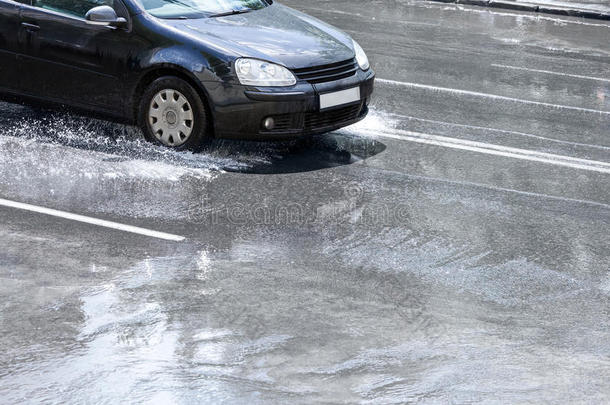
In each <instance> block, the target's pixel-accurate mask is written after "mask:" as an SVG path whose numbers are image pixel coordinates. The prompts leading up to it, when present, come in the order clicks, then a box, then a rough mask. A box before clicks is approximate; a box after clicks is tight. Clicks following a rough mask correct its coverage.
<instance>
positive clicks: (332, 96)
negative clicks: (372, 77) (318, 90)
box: [320, 87, 360, 110]
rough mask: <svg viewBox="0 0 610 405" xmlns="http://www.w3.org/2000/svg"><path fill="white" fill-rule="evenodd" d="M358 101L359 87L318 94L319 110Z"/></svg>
mask: <svg viewBox="0 0 610 405" xmlns="http://www.w3.org/2000/svg"><path fill="white" fill-rule="evenodd" d="M355 101H360V87H354V88H351V89H347V90H341V91H336V92H334V93H327V94H320V110H324V109H325V108H331V107H336V106H338V105H343V104H349V103H353V102H355Z"/></svg>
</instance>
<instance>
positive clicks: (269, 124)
mask: <svg viewBox="0 0 610 405" xmlns="http://www.w3.org/2000/svg"><path fill="white" fill-rule="evenodd" d="M263 128H265V129H266V130H268V131H271V130H272V129H273V128H275V120H274V119H273V118H271V117H267V118H265V119H264V120H263Z"/></svg>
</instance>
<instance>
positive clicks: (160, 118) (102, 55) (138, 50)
mask: <svg viewBox="0 0 610 405" xmlns="http://www.w3.org/2000/svg"><path fill="white" fill-rule="evenodd" d="M374 77H375V74H374V72H373V71H372V69H371V68H370V67H369V62H368V59H367V57H366V54H365V53H364V51H363V50H362V48H361V47H360V46H359V45H358V44H357V43H356V42H355V41H353V40H352V39H351V38H350V37H349V36H348V35H346V34H344V33H343V32H341V31H339V30H337V29H336V28H333V27H332V26H330V25H328V24H325V23H323V22H321V21H320V20H317V19H315V18H313V17H310V16H308V15H306V14H303V13H300V12H298V11H296V10H293V9H290V8H288V7H286V6H283V5H280V4H278V3H275V2H273V1H272V0H15V1H13V0H0V93H1V94H2V98H3V99H5V100H7V99H9V100H12V101H14V100H15V99H17V100H18V101H24V102H29V103H41V102H42V103H44V104H51V105H65V106H70V107H73V108H76V109H78V110H80V111H83V112H87V113H93V114H95V115H101V116H103V117H107V118H110V119H114V120H117V121H121V122H126V123H130V124H137V125H139V126H140V127H141V128H142V129H143V131H144V134H145V136H146V138H147V139H149V140H150V141H153V142H157V143H161V144H163V145H166V146H169V147H174V148H179V149H187V148H188V149H193V148H196V147H198V146H200V145H201V144H202V143H203V142H204V141H205V140H207V139H210V138H212V137H220V138H240V139H286V138H291V137H297V136H302V135H309V134H319V133H324V132H328V131H331V130H334V129H337V128H340V127H343V126H346V125H350V124H353V123H355V122H357V121H359V120H361V119H362V118H364V117H365V116H366V114H367V112H368V107H367V106H368V103H369V100H370V96H371V93H372V92H373V81H374Z"/></svg>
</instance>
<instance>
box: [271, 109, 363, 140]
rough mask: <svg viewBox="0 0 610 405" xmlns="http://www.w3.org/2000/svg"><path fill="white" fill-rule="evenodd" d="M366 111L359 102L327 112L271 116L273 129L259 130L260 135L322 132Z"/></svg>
mask: <svg viewBox="0 0 610 405" xmlns="http://www.w3.org/2000/svg"><path fill="white" fill-rule="evenodd" d="M367 111H368V109H367V108H366V106H365V105H364V103H363V102H360V103H358V104H351V105H348V106H345V107H341V108H336V109H333V110H329V111H319V112H310V113H304V114H303V113H301V114H281V115H274V116H272V117H273V119H274V120H275V126H274V128H273V129H272V130H265V129H261V133H268V134H273V133H286V132H302V133H316V132H319V131H321V132H324V131H325V130H331V129H333V128H338V127H341V126H342V124H345V123H348V122H351V121H354V120H356V119H358V118H359V117H361V116H362V115H364V114H366V113H367Z"/></svg>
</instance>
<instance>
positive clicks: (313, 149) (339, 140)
mask: <svg viewBox="0 0 610 405" xmlns="http://www.w3.org/2000/svg"><path fill="white" fill-rule="evenodd" d="M385 149H386V146H385V145H384V144H383V143H381V142H379V141H378V140H375V139H372V138H367V137H361V136H357V135H352V134H346V133H342V132H331V133H328V134H325V135H319V136H315V137H307V138H302V139H298V140H294V141H286V142H244V141H226V140H219V141H216V142H214V143H213V144H212V145H211V146H210V149H209V151H210V152H212V153H214V154H216V155H221V156H226V157H229V156H233V157H235V158H237V159H238V160H239V159H241V158H243V159H244V160H243V161H244V162H245V163H247V164H244V165H240V166H237V167H236V168H227V169H226V170H227V171H230V172H238V173H245V174H288V173H301V172H310V171H316V170H322V169H327V168H332V167H338V166H344V165H349V164H353V163H356V162H359V161H362V160H365V159H368V158H371V157H373V156H375V155H377V154H379V153H381V152H383V151H384V150H385ZM256 157H260V158H262V159H260V160H259V161H257V160H256Z"/></svg>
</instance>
